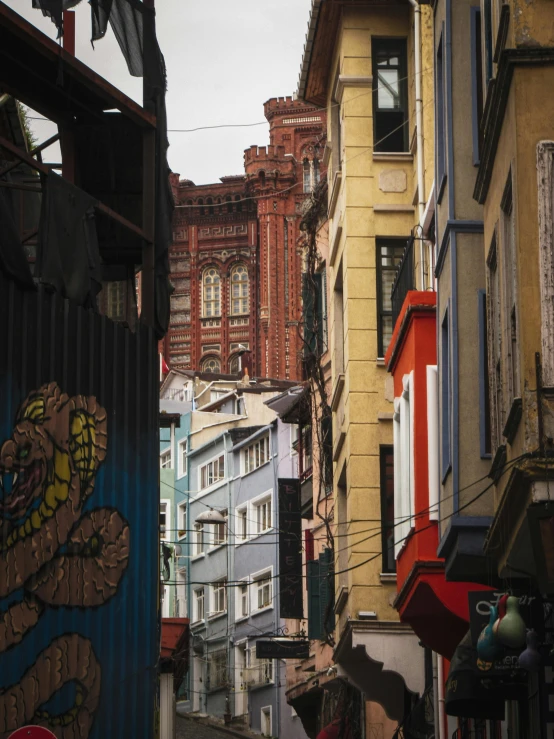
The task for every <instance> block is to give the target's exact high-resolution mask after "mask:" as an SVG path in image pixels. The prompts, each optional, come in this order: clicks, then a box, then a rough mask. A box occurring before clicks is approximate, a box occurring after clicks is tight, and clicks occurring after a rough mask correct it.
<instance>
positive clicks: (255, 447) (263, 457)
mask: <svg viewBox="0 0 554 739" xmlns="http://www.w3.org/2000/svg"><path fill="white" fill-rule="evenodd" d="M243 459H244V474H245V475H246V474H248V473H249V472H252V471H253V470H257V469H258V467H261V466H262V465H263V464H265V463H266V462H269V435H267V436H264V437H262V438H261V439H258V441H255V442H254V443H253V444H250V445H249V446H247V447H246V448H245V449H244V450H243Z"/></svg>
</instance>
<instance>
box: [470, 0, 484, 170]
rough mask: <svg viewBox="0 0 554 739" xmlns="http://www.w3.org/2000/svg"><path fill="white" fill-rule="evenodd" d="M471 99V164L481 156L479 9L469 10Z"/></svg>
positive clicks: (481, 81) (481, 110)
mask: <svg viewBox="0 0 554 739" xmlns="http://www.w3.org/2000/svg"><path fill="white" fill-rule="evenodd" d="M471 98H472V124H473V164H474V165H475V166H478V164H479V160H480V156H481V153H480V152H481V146H482V142H481V120H482V118H483V47H482V43H481V9H480V8H475V7H473V8H471Z"/></svg>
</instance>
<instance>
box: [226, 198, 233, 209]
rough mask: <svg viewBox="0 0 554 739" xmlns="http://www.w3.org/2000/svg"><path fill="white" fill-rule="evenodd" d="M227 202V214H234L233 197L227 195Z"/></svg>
mask: <svg viewBox="0 0 554 739" xmlns="http://www.w3.org/2000/svg"><path fill="white" fill-rule="evenodd" d="M225 202H226V203H227V213H232V212H233V203H232V201H231V196H230V195H227V197H226V198H225Z"/></svg>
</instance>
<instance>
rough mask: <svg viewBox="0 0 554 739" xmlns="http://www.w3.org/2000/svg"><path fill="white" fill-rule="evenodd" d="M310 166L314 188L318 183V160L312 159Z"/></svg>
mask: <svg viewBox="0 0 554 739" xmlns="http://www.w3.org/2000/svg"><path fill="white" fill-rule="evenodd" d="M312 166H313V176H314V189H315V188H316V187H317V186H318V185H319V180H320V173H319V162H318V160H317V159H314V160H313V162H312Z"/></svg>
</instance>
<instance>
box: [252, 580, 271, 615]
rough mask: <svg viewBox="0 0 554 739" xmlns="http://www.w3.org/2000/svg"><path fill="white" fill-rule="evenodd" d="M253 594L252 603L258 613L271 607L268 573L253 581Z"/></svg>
mask: <svg viewBox="0 0 554 739" xmlns="http://www.w3.org/2000/svg"><path fill="white" fill-rule="evenodd" d="M254 592H255V597H254V602H255V603H256V609H257V610H258V611H260V610H261V609H262V608H268V607H269V606H271V605H272V596H271V574H270V573H269V572H266V573H264V574H263V575H261V576H260V577H259V578H258V579H257V580H254Z"/></svg>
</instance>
